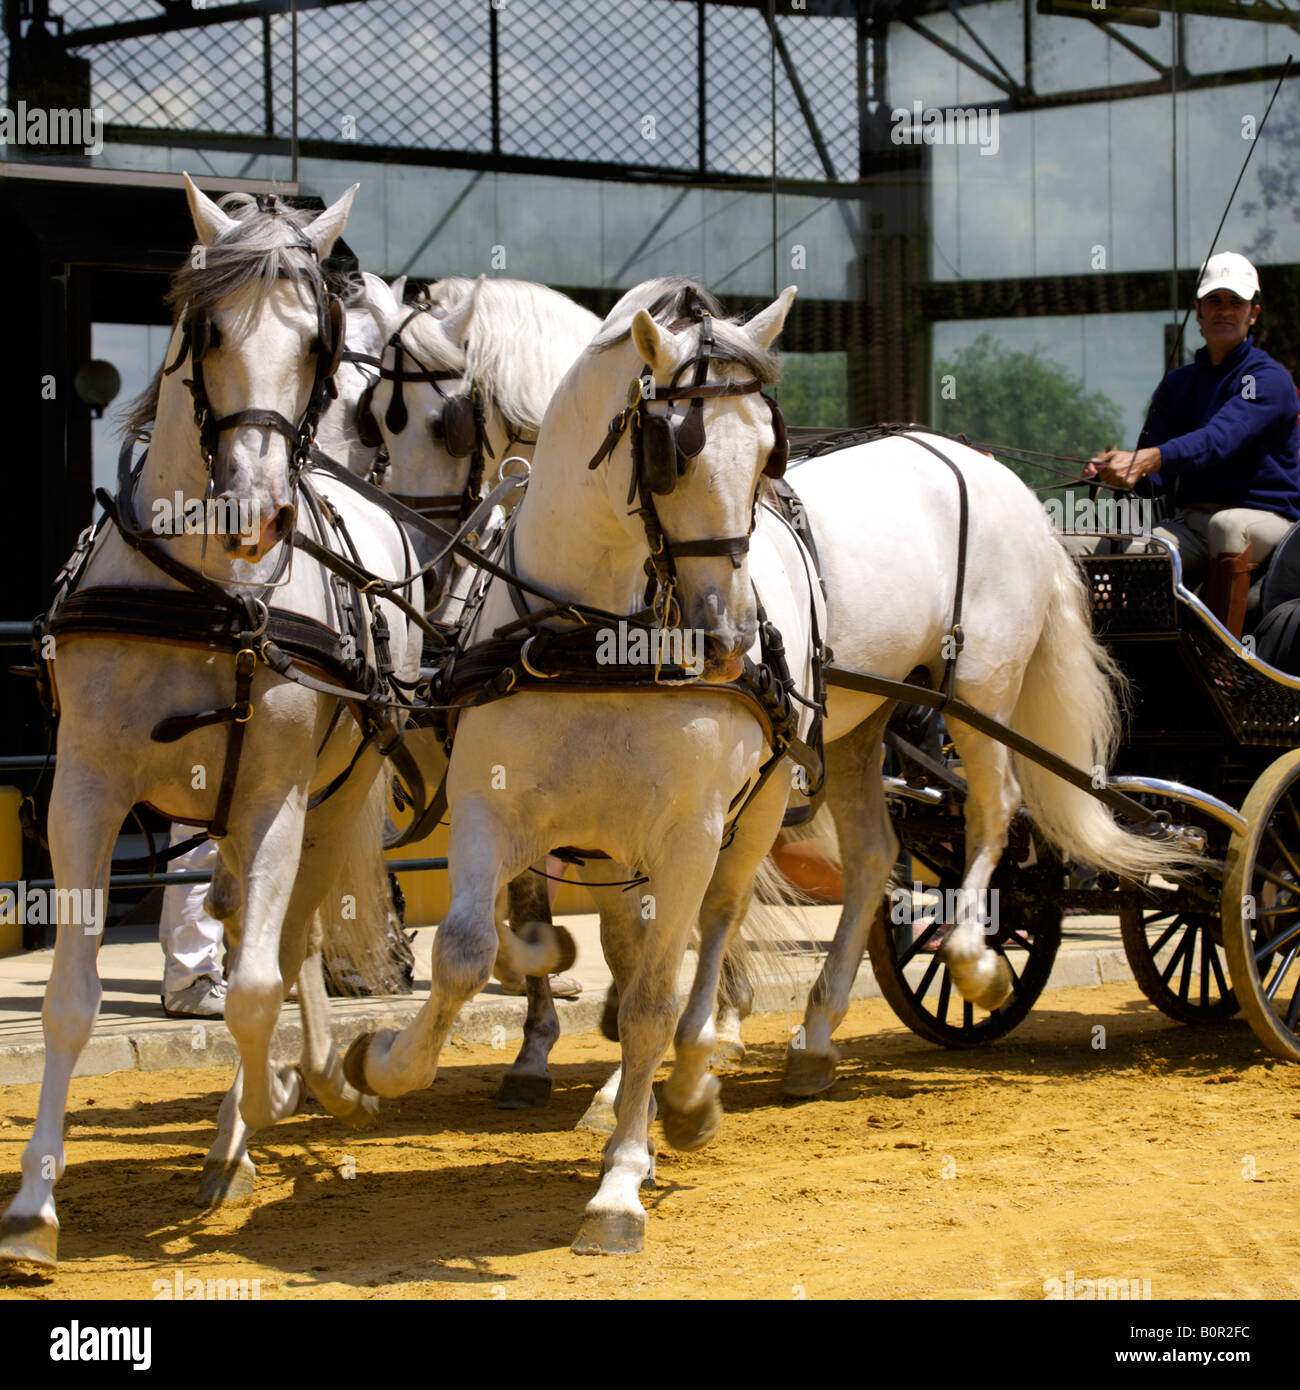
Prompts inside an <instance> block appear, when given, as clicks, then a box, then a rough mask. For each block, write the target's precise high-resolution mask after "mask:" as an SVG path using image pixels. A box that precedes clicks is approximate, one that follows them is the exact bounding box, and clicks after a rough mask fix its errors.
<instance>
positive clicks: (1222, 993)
mask: <svg viewBox="0 0 1300 1390" xmlns="http://www.w3.org/2000/svg"><path fill="white" fill-rule="evenodd" d="M1210 968H1211V969H1212V970H1213V971H1214V978H1215V979H1216V980H1217V981H1218V983H1219V997H1220V998H1221V999H1226V998H1227V997H1228V994H1229V989H1228V982H1227V980H1226V979H1225V978H1224V975H1223V966H1221V965H1220V964H1219V948H1218V947H1217V946H1216V945H1215V944H1214V943H1213V942H1211V943H1210Z"/></svg>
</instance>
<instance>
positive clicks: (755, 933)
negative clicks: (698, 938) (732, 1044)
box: [718, 855, 813, 1018]
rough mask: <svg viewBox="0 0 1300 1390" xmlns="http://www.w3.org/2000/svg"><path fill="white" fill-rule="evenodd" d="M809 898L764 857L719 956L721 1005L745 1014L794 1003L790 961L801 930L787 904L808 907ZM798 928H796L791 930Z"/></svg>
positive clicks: (797, 947) (796, 1000)
mask: <svg viewBox="0 0 1300 1390" xmlns="http://www.w3.org/2000/svg"><path fill="white" fill-rule="evenodd" d="M811 905H813V899H812V898H810V897H808V895H807V894H806V893H803V892H801V891H800V889H798V888H797V887H795V885H794V884H793V883H791V882H790V880H789V879H788V878H786V876H785V875H784V874H783V873H782V872H781V870H780V869H778V868H777V866H776V864H775V863H774V862H773V860H772V857H771V856H770V855H767V856H765V857H764V858H763V860H762V861H761V862H760V863H759V865H758V868H757V870H756V871H755V873H754V895H753V897H752V899H751V900H750V904H749V909H748V911H747V912H746V913H745V916H744V919H743V920H742V922H741V924H740V927H739V929H738V930H737V931H736V932H735V934H734V935H733V936H732V938H731V944H730V945H729V946H728V947H727V952H726V955H725V956H724V957H723V960H722V977H721V981H720V983H719V988H718V1004H719V1007H721V1008H724V1009H725V1008H728V1007H730V1008H734V1009H736V1010H737V1011H738V1012H739V1014H740V1016H741V1017H742V1018H744V1017H745V1016H746V1015H748V1014H749V1013H750V1012H751V1010H752V1009H753V1008H754V1007H755V999H754V996H755V993H756V992H757V991H759V990H761V991H762V997H761V998H760V999H759V1000H758V1003H757V1007H758V1008H760V1009H780V1008H792V1007H797V1006H798V1004H799V998H800V988H799V982H798V978H797V976H796V973H795V962H796V960H797V958H798V957H799V955H800V952H801V939H800V938H801V937H802V936H803V935H806V932H805V931H804V930H803V929H802V927H801V926H800V922H799V919H798V918H795V917H794V916H793V915H792V914H791V912H790V909H791V908H795V907H809V906H811ZM796 928H798V930H796Z"/></svg>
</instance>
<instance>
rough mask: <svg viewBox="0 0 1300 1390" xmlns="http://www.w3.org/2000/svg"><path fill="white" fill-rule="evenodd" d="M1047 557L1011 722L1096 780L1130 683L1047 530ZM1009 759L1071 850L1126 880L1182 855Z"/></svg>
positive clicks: (1059, 841)
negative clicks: (1035, 627) (1042, 602)
mask: <svg viewBox="0 0 1300 1390" xmlns="http://www.w3.org/2000/svg"><path fill="white" fill-rule="evenodd" d="M1050 557H1051V562H1050V573H1049V575H1048V577H1047V589H1048V604H1047V616H1046V619H1045V621H1044V623H1043V628H1042V632H1041V633H1040V634H1039V638H1038V644H1037V645H1036V646H1035V648H1034V652H1033V655H1032V656H1031V657H1030V659H1029V665H1028V666H1027V668H1026V670H1025V675H1024V680H1023V682H1022V684H1021V687H1020V696H1019V699H1018V700H1017V702H1016V707H1015V712H1014V713H1013V714H1012V717H1011V727H1012V728H1013V729H1015V731H1016V732H1017V733H1019V734H1023V735H1024V736H1025V737H1026V738H1030V739H1033V740H1034V742H1035V743H1038V744H1041V745H1042V746H1043V747H1044V748H1047V749H1050V750H1051V751H1052V752H1053V753H1056V754H1057V755H1058V756H1060V757H1062V758H1064V759H1066V760H1067V761H1068V762H1071V763H1073V764H1074V765H1075V766H1076V767H1081V768H1083V769H1084V770H1085V771H1089V770H1092V771H1095V772H1096V773H1097V775H1098V779H1099V785H1100V778H1101V777H1102V776H1104V774H1105V772H1106V770H1107V769H1108V768H1109V767H1110V765H1111V761H1112V760H1113V758H1114V756H1115V750H1116V747H1117V745H1118V742H1119V735H1120V730H1121V724H1122V704H1121V702H1123V701H1126V700H1127V696H1128V682H1127V680H1126V679H1125V677H1124V674H1123V672H1122V671H1121V670H1120V669H1119V667H1118V666H1117V665H1116V663H1115V661H1114V659H1113V658H1112V657H1111V655H1110V653H1109V652H1107V651H1106V649H1105V648H1104V647H1103V646H1102V645H1101V644H1100V643H1099V642H1098V641H1097V640H1096V638H1095V637H1094V636H1093V634H1092V619H1091V613H1090V610H1089V604H1088V594H1087V590H1086V588H1085V587H1084V583H1083V579H1082V577H1081V575H1080V573H1079V569H1078V566H1077V565H1076V564H1075V562H1074V560H1073V559H1072V558H1071V556H1070V555H1069V553H1068V552H1067V551H1066V549H1065V547H1064V546H1062V545H1061V544H1060V543H1059V542H1058V541H1057V540H1056V539H1055V538H1053V539H1052V540H1051V543H1050ZM1012 758H1013V764H1014V767H1015V772H1016V776H1017V778H1018V779H1019V782H1020V788H1021V794H1022V796H1023V798H1024V803H1025V806H1026V807H1027V809H1028V811H1029V814H1030V816H1031V817H1032V818H1033V821H1034V823H1035V825H1036V826H1037V827H1038V828H1039V830H1041V831H1042V833H1043V834H1044V835H1045V836H1046V837H1047V838H1048V840H1050V841H1051V843H1052V844H1053V845H1054V846H1056V848H1057V849H1058V850H1060V851H1062V852H1063V853H1064V854H1066V855H1068V856H1069V857H1071V858H1073V859H1077V860H1080V861H1082V862H1083V863H1085V864H1088V865H1090V866H1091V867H1093V868H1095V869H1101V870H1109V871H1111V872H1114V873H1118V874H1121V875H1124V876H1126V877H1133V878H1136V877H1139V876H1140V875H1142V874H1149V873H1164V874H1169V873H1171V872H1176V871H1177V870H1178V869H1179V868H1180V867H1185V866H1187V864H1188V863H1189V862H1190V857H1189V856H1188V855H1187V853H1186V852H1185V851H1182V850H1180V849H1178V848H1177V847H1176V846H1173V845H1170V844H1167V843H1165V842H1163V841H1159V840H1154V839H1150V838H1148V837H1146V836H1144V835H1140V834H1135V833H1133V832H1131V831H1127V830H1124V829H1122V828H1121V827H1120V826H1119V825H1117V824H1116V822H1115V820H1114V818H1113V816H1112V814H1111V812H1110V810H1109V809H1108V808H1107V807H1106V806H1105V805H1104V804H1103V803H1102V802H1101V801H1099V800H1097V798H1096V797H1094V796H1091V795H1089V793H1088V792H1086V791H1084V790H1083V789H1082V788H1079V787H1076V786H1073V785H1072V784H1071V783H1069V782H1066V781H1064V780H1063V779H1062V778H1060V777H1057V776H1056V775H1055V774H1054V773H1051V772H1049V771H1048V770H1047V769H1046V768H1044V767H1041V766H1040V765H1039V764H1038V763H1035V762H1031V761H1030V760H1029V759H1028V758H1025V757H1022V756H1020V755H1019V754H1014V753H1013V755H1012Z"/></svg>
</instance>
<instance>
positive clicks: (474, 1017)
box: [0, 947, 1133, 1086]
mask: <svg viewBox="0 0 1300 1390" xmlns="http://www.w3.org/2000/svg"><path fill="white" fill-rule="evenodd" d="M815 978H816V976H815V973H814V972H813V971H800V972H797V973H796V974H795V975H794V976H792V978H791V980H790V981H762V982H760V983H758V984H757V985H756V987H755V990H754V1008H755V1010H756V1011H757V1012H759V1013H779V1012H782V1011H786V1012H789V1013H791V1014H792V1015H794V1018H793V1019H792V1021H797V1019H798V1017H800V1016H802V1013H803V1009H804V1003H805V1000H806V999H807V995H808V990H809V988H810V987H811V985H812V982H813V980H814V979H815ZM1132 978H1133V975H1132V972H1131V971H1130V970H1129V968H1128V962H1127V961H1126V960H1125V958H1124V952H1123V951H1122V950H1120V949H1118V948H1114V947H1097V948H1091V947H1086V948H1075V949H1071V950H1068V951H1062V952H1061V953H1060V955H1058V956H1057V958H1056V963H1055V965H1054V966H1053V968H1052V974H1051V978H1050V979H1049V980H1048V983H1047V988H1048V989H1074V988H1086V987H1088V986H1091V985H1102V984H1119V983H1122V982H1123V981H1125V980H1131V979H1132ZM880 997H881V995H880V987H879V986H878V985H877V984H876V981H875V977H874V976H873V975H872V973H871V966H870V965H869V964H868V963H867V962H866V961H864V962H863V965H862V967H861V969H860V970H859V971H858V975H857V979H856V980H855V981H854V983H853V988H852V990H851V991H850V998H853V999H879V998H880ZM421 1002H422V1001H421V999H419V998H412V999H393V998H388V999H377V1000H375V1001H373V1002H367V1001H363V1000H335V1001H333V1008H332V1010H331V1016H332V1025H333V1032H334V1041H335V1044H336V1045H337V1046H338V1047H339V1049H340V1050H343V1049H345V1048H346V1047H347V1046H348V1045H349V1044H350V1043H351V1042H352V1040H353V1039H354V1038H355V1037H357V1036H358V1035H359V1034H361V1033H368V1032H374V1031H376V1030H377V1029H380V1028H392V1029H394V1030H397V1029H401V1028H403V1027H405V1026H406V1024H407V1023H409V1022H410V1021H411V1019H413V1018H414V1017H415V1015H416V1014H417V1013H418V1012H419V1010H420V1005H421ZM603 1008H604V992H603V991H599V992H598V991H590V992H589V993H587V994H585V995H584V996H583V997H582V998H580V999H559V1000H557V1001H556V1012H557V1014H558V1016H559V1020H560V1031H561V1032H562V1033H585V1032H588V1031H590V1030H592V1029H595V1028H598V1027H599V1026H600V1016H601V1012H602V1010H603ZM525 1012H526V1005H525V1003H524V1000H523V999H519V998H509V999H505V998H489V999H479V1000H473V1001H471V1002H470V1003H469V1004H467V1005H466V1006H465V1007H464V1008H463V1009H462V1010H461V1011H460V1014H459V1015H458V1017H457V1019H456V1022H455V1023H454V1024H453V1025H452V1031H451V1038H450V1040H449V1041H450V1043H451V1045H452V1046H453V1047H454V1046H457V1045H459V1046H485V1045H490V1046H499V1047H501V1048H503V1049H504V1048H505V1047H506V1044H508V1043H510V1042H514V1041H516V1040H518V1039H519V1038H521V1037H522V1036H523V1024H524V1015H525ZM301 1049H302V1026H301V1023H300V1022H299V1019H298V1014H297V1010H294V1011H293V1012H292V1013H291V1014H289V1015H287V1016H286V1017H284V1018H282V1019H281V1020H280V1022H279V1023H278V1024H277V1025H276V1029H275V1034H274V1036H273V1039H272V1044H271V1053H272V1056H274V1057H281V1058H291V1057H297V1056H299V1055H300V1053H301ZM44 1060H45V1045H44V1043H43V1042H40V1041H24V1042H10V1043H2V1044H0V1085H7V1086H21V1085H26V1084H30V1083H31V1082H38V1081H40V1079H41V1070H42V1067H43V1066H44ZM238 1061H239V1054H238V1051H237V1050H236V1048H235V1043H234V1039H233V1038H232V1037H231V1036H230V1030H229V1029H228V1028H227V1027H226V1026H225V1024H224V1023H199V1022H197V1021H195V1020H187V1019H176V1020H174V1021H173V1022H172V1023H170V1024H168V1025H166V1026H159V1025H157V1024H152V1025H151V1026H150V1027H148V1028H144V1029H139V1030H137V1031H130V1030H127V1031H123V1032H106V1033H100V1034H96V1035H94V1036H92V1037H91V1039H90V1041H89V1042H88V1043H87V1044H86V1048H85V1051H83V1052H82V1054H81V1058H80V1060H79V1061H78V1063H77V1069H76V1071H75V1072H74V1073H73V1075H74V1076H102V1075H104V1074H105V1073H106V1072H112V1071H160V1070H163V1069H164V1068H171V1067H214V1066H224V1065H231V1066H233V1065H235V1064H236V1063H237V1062H238Z"/></svg>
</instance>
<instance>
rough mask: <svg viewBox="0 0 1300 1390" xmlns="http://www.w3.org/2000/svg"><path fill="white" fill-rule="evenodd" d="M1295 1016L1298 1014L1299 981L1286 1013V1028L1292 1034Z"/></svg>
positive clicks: (1299, 1012) (1299, 1011)
mask: <svg viewBox="0 0 1300 1390" xmlns="http://www.w3.org/2000/svg"><path fill="white" fill-rule="evenodd" d="M1297 1014H1300V980H1297V981H1296V987H1295V993H1294V994H1292V996H1291V1006H1290V1008H1288V1009H1287V1011H1286V1026H1287V1027H1288V1028H1289V1029H1290V1030H1291V1031H1292V1032H1293V1033H1294V1032H1295V1021H1296V1016H1297Z"/></svg>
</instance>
